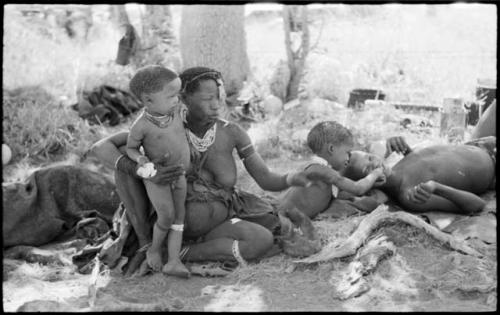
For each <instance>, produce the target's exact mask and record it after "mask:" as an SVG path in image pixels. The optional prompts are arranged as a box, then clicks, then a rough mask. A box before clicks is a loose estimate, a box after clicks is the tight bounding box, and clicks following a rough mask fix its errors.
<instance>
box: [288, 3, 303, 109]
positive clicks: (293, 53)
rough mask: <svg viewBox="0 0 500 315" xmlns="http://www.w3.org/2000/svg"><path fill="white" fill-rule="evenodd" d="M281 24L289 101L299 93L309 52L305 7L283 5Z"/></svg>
mask: <svg viewBox="0 0 500 315" xmlns="http://www.w3.org/2000/svg"><path fill="white" fill-rule="evenodd" d="M283 26H284V30H285V49H286V54H287V59H288V67H289V69H290V81H289V82H288V87H287V96H286V101H291V100H293V99H296V98H297V97H298V95H299V85H300V80H301V79H302V76H303V73H304V65H305V62H306V57H307V54H308V53H309V27H308V24H307V7H306V6H294V5H290V6H289V5H285V6H284V7H283Z"/></svg>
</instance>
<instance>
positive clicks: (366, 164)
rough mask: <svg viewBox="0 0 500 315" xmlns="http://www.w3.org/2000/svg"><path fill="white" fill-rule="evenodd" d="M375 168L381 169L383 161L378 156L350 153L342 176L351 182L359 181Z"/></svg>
mask: <svg viewBox="0 0 500 315" xmlns="http://www.w3.org/2000/svg"><path fill="white" fill-rule="evenodd" d="M377 167H383V160H382V158H380V157H379V156H377V155H375V154H370V153H366V152H363V151H351V157H350V159H349V163H348V164H347V166H346V168H345V171H344V176H345V177H347V178H350V179H352V180H359V179H361V178H363V177H365V176H366V175H368V174H370V172H371V171H373V170H374V169H376V168H377Z"/></svg>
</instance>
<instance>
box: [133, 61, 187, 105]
mask: <svg viewBox="0 0 500 315" xmlns="http://www.w3.org/2000/svg"><path fill="white" fill-rule="evenodd" d="M178 77H179V76H178V75H177V73H175V72H174V71H172V70H170V69H167V68H165V67H163V66H158V65H155V66H145V67H142V68H141V69H139V70H137V72H136V73H135V75H134V76H133V77H132V79H131V80H130V83H129V87H130V91H131V92H132V93H134V94H135V96H137V97H138V98H139V99H140V98H141V96H142V95H143V94H145V93H146V94H148V93H156V92H159V91H161V90H162V89H163V87H164V86H165V84H167V83H168V82H170V81H172V80H174V79H175V78H178Z"/></svg>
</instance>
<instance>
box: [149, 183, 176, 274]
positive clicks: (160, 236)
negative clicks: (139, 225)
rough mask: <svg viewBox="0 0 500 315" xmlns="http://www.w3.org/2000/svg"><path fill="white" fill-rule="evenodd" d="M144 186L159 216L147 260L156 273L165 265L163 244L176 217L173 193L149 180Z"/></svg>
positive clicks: (166, 187)
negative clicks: (162, 255)
mask: <svg viewBox="0 0 500 315" xmlns="http://www.w3.org/2000/svg"><path fill="white" fill-rule="evenodd" d="M144 184H145V186H146V191H147V193H148V197H149V199H150V200H151V203H152V204H153V207H154V208H155V211H156V214H157V216H158V218H157V220H156V223H155V225H154V227H153V241H152V243H151V247H150V248H149V249H148V251H147V252H146V259H147V262H148V265H149V266H150V267H151V268H152V269H153V270H154V271H160V270H161V267H162V265H163V263H162V259H161V247H162V243H163V241H164V240H165V236H166V235H167V233H168V229H169V228H170V226H171V225H172V222H173V221H174V217H175V213H174V203H173V200H172V192H171V190H170V187H169V186H159V185H156V184H154V183H152V182H150V181H147V180H145V181H144Z"/></svg>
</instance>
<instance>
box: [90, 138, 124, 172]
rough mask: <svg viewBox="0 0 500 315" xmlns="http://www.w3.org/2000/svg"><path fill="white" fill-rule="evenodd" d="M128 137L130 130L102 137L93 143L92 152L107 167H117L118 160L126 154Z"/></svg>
mask: <svg viewBox="0 0 500 315" xmlns="http://www.w3.org/2000/svg"><path fill="white" fill-rule="evenodd" d="M127 137H128V131H122V132H118V133H115V134H113V135H111V136H109V137H106V138H104V139H101V140H99V141H97V142H96V143H94V144H93V145H92V147H91V148H90V153H91V154H93V155H94V156H95V157H97V158H98V159H99V160H100V161H101V162H102V163H104V165H106V166H107V167H109V168H111V169H115V163H116V161H117V160H118V158H119V157H121V156H122V155H124V154H125V145H126V144H127Z"/></svg>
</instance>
